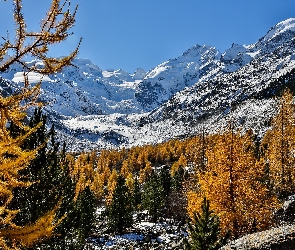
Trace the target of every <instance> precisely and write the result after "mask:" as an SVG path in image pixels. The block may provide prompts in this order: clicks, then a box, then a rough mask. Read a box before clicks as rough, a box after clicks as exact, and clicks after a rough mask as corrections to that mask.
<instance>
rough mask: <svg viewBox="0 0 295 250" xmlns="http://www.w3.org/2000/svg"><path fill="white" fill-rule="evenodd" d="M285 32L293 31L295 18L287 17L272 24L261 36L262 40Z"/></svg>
mask: <svg viewBox="0 0 295 250" xmlns="http://www.w3.org/2000/svg"><path fill="white" fill-rule="evenodd" d="M286 32H292V33H295V18H289V19H287V20H285V21H282V22H280V23H278V24H276V25H275V26H273V27H272V28H271V29H270V30H269V31H268V32H267V34H266V35H265V36H264V37H263V40H264V41H269V40H272V39H274V38H275V37H277V36H279V35H282V34H283V33H286Z"/></svg>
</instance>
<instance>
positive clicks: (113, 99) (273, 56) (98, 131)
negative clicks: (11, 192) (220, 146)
mask: <svg viewBox="0 0 295 250" xmlns="http://www.w3.org/2000/svg"><path fill="white" fill-rule="evenodd" d="M30 63H32V64H36V65H37V66H38V67H42V64H41V63H40V62H38V61H32V62H30ZM73 64H74V65H75V66H70V67H67V68H65V69H64V70H63V71H62V72H60V73H58V74H55V75H48V76H40V75H37V74H34V73H30V75H29V80H30V81H31V82H32V83H34V82H37V81H39V80H40V79H41V78H42V79H43V80H42V81H43V83H42V93H41V96H40V99H41V100H42V101H44V102H46V103H47V106H46V107H45V108H44V111H45V112H46V113H48V116H49V120H50V122H52V123H55V124H56V127H57V129H58V131H59V134H60V138H61V139H65V140H67V141H68V146H69V147H70V149H72V150H83V149H90V148H108V147H123V146H124V147H129V146H134V145H141V144H150V143H158V142H162V141H165V140H168V139H172V138H175V137H177V138H181V137H186V136H190V135H194V134H197V133H199V132H200V131H201V130H205V131H206V132H208V133H209V132H214V131H217V130H219V129H222V128H224V127H225V126H226V125H227V123H228V121H229V120H232V121H235V122H236V124H237V126H240V127H241V128H243V129H247V128H252V129H254V130H255V132H256V133H257V134H258V135H259V134H260V135H261V134H262V133H264V131H265V130H266V129H267V128H268V126H269V124H270V119H271V117H272V116H273V115H274V114H275V113H276V111H277V110H276V103H277V99H276V98H273V97H275V96H277V95H279V94H280V92H281V90H282V89H283V88H285V87H289V88H291V89H294V79H295V18H290V19H287V20H285V21H283V22H280V23H278V24H277V25H275V26H274V27H272V28H271V29H270V30H269V31H268V32H267V34H266V35H265V36H264V37H262V38H261V39H259V41H257V42H256V43H254V44H250V45H238V44H233V45H232V47H231V48H229V49H227V50H226V51H225V52H224V53H221V52H219V51H218V50H217V49H216V48H215V47H212V46H209V45H204V46H200V45H195V46H193V47H192V48H190V49H188V50H187V51H186V52H184V53H183V54H182V55H181V56H179V57H177V58H174V59H170V60H167V61H166V62H163V63H162V64H160V65H158V66H157V67H155V68H154V69H152V70H150V71H149V72H145V71H144V70H143V69H137V70H136V71H135V72H134V73H133V74H130V73H128V72H126V71H124V70H121V69H120V70H106V71H104V70H101V69H100V68H99V67H98V66H96V65H94V64H93V63H91V62H90V61H89V60H86V59H76V60H74V62H73ZM21 81H22V68H21V67H20V66H19V65H14V66H13V67H11V68H10V69H9V71H8V72H5V73H2V74H1V77H0V84H1V85H0V86H1V88H0V90H1V92H2V94H3V95H8V94H10V93H12V92H13V91H15V90H17V89H18V88H19V84H20V83H19V82H21Z"/></svg>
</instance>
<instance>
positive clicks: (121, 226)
mask: <svg viewBox="0 0 295 250" xmlns="http://www.w3.org/2000/svg"><path fill="white" fill-rule="evenodd" d="M132 207H133V206H132V194H131V193H130V191H129V189H128V187H127V186H126V183H125V178H124V177H123V176H122V175H119V176H118V179H117V184H116V187H115V190H114V193H113V199H112V202H111V204H110V205H109V207H108V208H107V210H108V211H107V214H108V228H109V230H110V231H111V232H115V233H119V234H120V235H121V234H122V233H123V232H124V230H125V229H126V228H128V227H131V226H132V223H133V220H132V212H133V211H132Z"/></svg>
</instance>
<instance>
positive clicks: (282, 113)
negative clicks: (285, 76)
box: [263, 90, 295, 197]
mask: <svg viewBox="0 0 295 250" xmlns="http://www.w3.org/2000/svg"><path fill="white" fill-rule="evenodd" d="M294 111H295V108H294V103H293V96H292V93H291V92H290V90H286V91H284V93H283V95H282V97H281V99H280V102H279V112H278V114H277V115H276V116H275V117H274V118H273V120H272V123H271V125H272V127H271V129H270V130H269V131H268V132H267V133H266V135H265V136H264V140H263V143H264V144H267V150H266V161H267V164H268V165H269V178H270V182H271V185H272V186H273V188H274V191H275V192H276V193H277V194H278V195H279V196H280V197H285V196H287V195H290V194H293V193H294V191H295V155H294V152H295V113H294Z"/></svg>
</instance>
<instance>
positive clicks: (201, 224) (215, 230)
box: [185, 197, 229, 250]
mask: <svg viewBox="0 0 295 250" xmlns="http://www.w3.org/2000/svg"><path fill="white" fill-rule="evenodd" d="M201 208H202V213H198V212H196V213H194V218H193V221H192V222H190V223H188V228H189V234H190V240H189V241H187V240H185V249H187V250H215V249H219V248H220V247H221V246H223V245H224V244H225V243H226V240H227V239H228V237H229V234H227V235H226V236H225V237H221V236H220V231H221V228H220V222H219V218H218V216H217V215H215V214H214V213H213V211H212V210H210V202H209V201H208V200H207V199H206V198H205V197H204V201H203V204H202V206H201Z"/></svg>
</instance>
